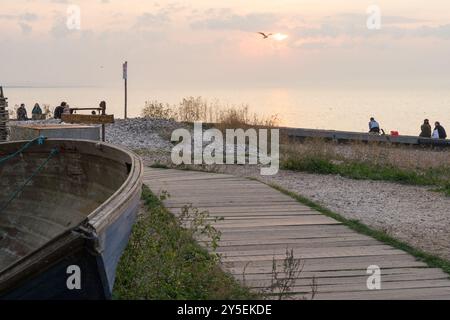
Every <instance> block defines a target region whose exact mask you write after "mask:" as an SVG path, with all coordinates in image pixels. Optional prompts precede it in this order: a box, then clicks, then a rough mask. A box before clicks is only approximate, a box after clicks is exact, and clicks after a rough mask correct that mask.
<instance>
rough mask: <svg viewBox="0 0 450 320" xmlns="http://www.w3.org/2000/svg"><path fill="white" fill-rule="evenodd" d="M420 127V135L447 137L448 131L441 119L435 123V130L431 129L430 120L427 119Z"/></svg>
mask: <svg viewBox="0 0 450 320" xmlns="http://www.w3.org/2000/svg"><path fill="white" fill-rule="evenodd" d="M420 129H421V132H420V137H422V138H433V139H447V133H446V132H445V129H444V127H443V126H442V125H441V124H440V123H439V121H436V122H435V123H434V130H433V131H431V125H430V120H428V119H425V120H424V121H423V125H422V126H421V127H420Z"/></svg>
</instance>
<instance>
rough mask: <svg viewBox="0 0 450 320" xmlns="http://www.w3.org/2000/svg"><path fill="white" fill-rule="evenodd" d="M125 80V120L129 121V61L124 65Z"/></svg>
mask: <svg viewBox="0 0 450 320" xmlns="http://www.w3.org/2000/svg"><path fill="white" fill-rule="evenodd" d="M123 79H124V80H125V110H124V118H125V119H127V111H128V110H127V109H128V61H125V63H124V64H123Z"/></svg>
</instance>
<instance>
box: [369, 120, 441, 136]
mask: <svg viewBox="0 0 450 320" xmlns="http://www.w3.org/2000/svg"><path fill="white" fill-rule="evenodd" d="M420 129H421V132H420V135H419V136H420V137H421V138H433V139H447V133H446V132H445V129H444V127H443V126H442V125H441V124H440V123H439V121H436V122H435V123H434V129H433V130H432V128H431V125H430V120H428V119H425V120H424V121H423V125H422V126H421V128H420ZM382 130H383V129H381V128H380V124H379V123H378V122H377V121H376V120H375V118H370V122H369V133H376V134H380V133H381V131H382Z"/></svg>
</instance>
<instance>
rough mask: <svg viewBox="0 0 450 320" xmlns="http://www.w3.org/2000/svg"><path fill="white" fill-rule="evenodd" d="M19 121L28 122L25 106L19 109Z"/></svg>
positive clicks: (22, 105)
mask: <svg viewBox="0 0 450 320" xmlns="http://www.w3.org/2000/svg"><path fill="white" fill-rule="evenodd" d="M17 120H19V121H26V120H28V116H27V109H26V108H25V104H23V103H22V104H21V105H20V107H19V109H17Z"/></svg>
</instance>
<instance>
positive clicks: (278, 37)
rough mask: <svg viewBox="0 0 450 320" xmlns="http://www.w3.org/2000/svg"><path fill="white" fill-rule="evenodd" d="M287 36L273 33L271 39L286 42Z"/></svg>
mask: <svg viewBox="0 0 450 320" xmlns="http://www.w3.org/2000/svg"><path fill="white" fill-rule="evenodd" d="M288 37H289V36H288V35H287V34H283V33H275V34H274V35H273V36H272V38H273V39H274V40H276V41H283V40H286V39H287V38H288Z"/></svg>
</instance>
